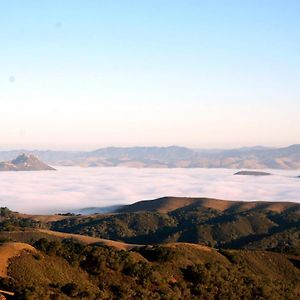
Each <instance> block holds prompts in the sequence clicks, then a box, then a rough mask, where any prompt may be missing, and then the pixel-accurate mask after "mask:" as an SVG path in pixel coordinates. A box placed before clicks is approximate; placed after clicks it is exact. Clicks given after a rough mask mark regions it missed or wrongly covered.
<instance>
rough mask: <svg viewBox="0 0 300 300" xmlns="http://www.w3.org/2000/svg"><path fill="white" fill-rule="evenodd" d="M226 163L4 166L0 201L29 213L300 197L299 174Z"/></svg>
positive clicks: (0, 178)
mask: <svg viewBox="0 0 300 300" xmlns="http://www.w3.org/2000/svg"><path fill="white" fill-rule="evenodd" d="M234 172H235V170H224V169H132V168H80V167H59V168H58V171H56V172H49V171H46V172H1V173H0V206H2V207H3V206H7V207H9V208H10V209H12V210H16V211H20V212H26V213H54V212H64V211H72V210H73V211H75V210H76V209H79V208H85V207H104V206H112V205H116V204H127V203H133V202H136V201H139V200H145V199H154V198H159V197H162V196H188V197H214V198H219V199H226V200H261V201H295V202H300V179H299V178H295V177H296V176H297V175H300V174H299V173H300V172H299V173H297V172H296V171H271V172H272V173H273V174H276V175H274V176H265V177H252V176H233V173H234Z"/></svg>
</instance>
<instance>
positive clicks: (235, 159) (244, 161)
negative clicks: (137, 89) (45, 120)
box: [0, 144, 300, 170]
mask: <svg viewBox="0 0 300 300" xmlns="http://www.w3.org/2000/svg"><path fill="white" fill-rule="evenodd" d="M22 153H26V154H28V153H31V154H33V155H37V156H38V157H40V158H41V159H42V160H43V161H45V162H46V163H48V164H52V165H56V166H83V167H97V166H99V167H114V166H123V167H138V168H229V169H286V170H296V169H300V144H294V145H290V146H288V147H282V148H269V147H263V146H255V147H243V148H237V149H211V150H210V149H191V148H187V147H181V146H169V147H106V148H99V149H96V150H93V151H52V150H32V151H29V150H12V151H0V160H10V159H13V158H14V157H15V156H17V155H20V154H22Z"/></svg>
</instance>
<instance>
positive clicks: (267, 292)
mask: <svg viewBox="0 0 300 300" xmlns="http://www.w3.org/2000/svg"><path fill="white" fill-rule="evenodd" d="M33 246H34V247H35V249H36V250H35V252H23V253H22V254H21V255H19V256H18V257H14V258H13V259H11V260H10V264H9V267H8V275H9V277H8V278H0V289H2V290H5V291H10V292H12V293H14V294H15V295H14V297H13V298H12V299H46V300H47V299H175V300H176V299H178V300H179V299H299V297H300V270H299V269H298V268H297V264H298V263H299V259H298V258H297V257H289V256H286V255H284V254H278V253H272V252H265V251H244V250H236V251H232V250H230V251H229V250H226V251H217V250H215V249H212V248H208V247H203V246H199V245H194V244H177V243H175V244H174V243H171V244H167V245H164V246H154V247H149V246H148V247H143V248H136V249H132V250H130V251H119V250H116V249H114V248H110V247H103V246H98V245H83V244H79V243H76V242H73V241H70V240H65V241H63V242H55V241H54V242H50V241H47V240H46V239H41V240H39V241H37V242H35V243H34V244H33ZM0 247H1V246H0Z"/></svg>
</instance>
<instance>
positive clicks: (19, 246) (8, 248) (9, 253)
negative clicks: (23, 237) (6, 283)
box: [0, 243, 36, 277]
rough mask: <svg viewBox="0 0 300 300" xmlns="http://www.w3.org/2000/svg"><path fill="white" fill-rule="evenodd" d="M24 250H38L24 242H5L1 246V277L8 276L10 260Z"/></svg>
mask: <svg viewBox="0 0 300 300" xmlns="http://www.w3.org/2000/svg"><path fill="white" fill-rule="evenodd" d="M23 251H31V252H36V250H35V248H33V247H32V246H30V245H28V244H24V243H5V244H3V245H1V246H0V277H7V268H8V264H9V260H10V259H11V258H13V257H15V256H18V255H20V254H21V253H22V252H23Z"/></svg>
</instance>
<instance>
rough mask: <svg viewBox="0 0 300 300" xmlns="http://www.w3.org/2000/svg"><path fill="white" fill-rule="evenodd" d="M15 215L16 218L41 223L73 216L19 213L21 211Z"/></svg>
mask: <svg viewBox="0 0 300 300" xmlns="http://www.w3.org/2000/svg"><path fill="white" fill-rule="evenodd" d="M16 216H17V217H18V218H22V219H31V220H34V221H39V222H43V223H48V222H56V221H61V220H64V219H67V218H74V217H73V216H62V215H27V214H21V213H16Z"/></svg>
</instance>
